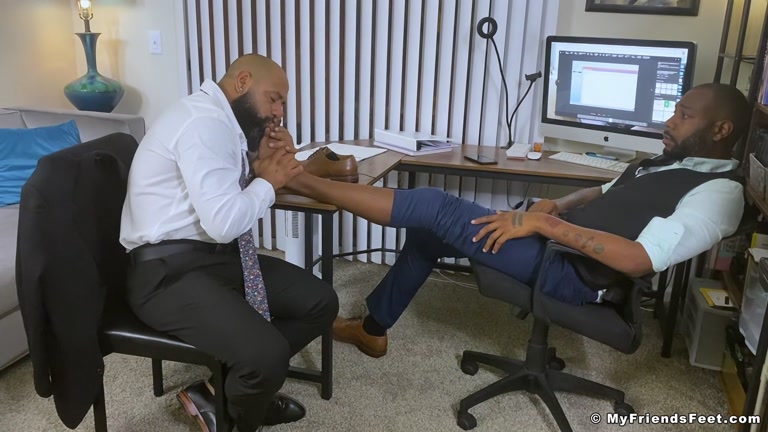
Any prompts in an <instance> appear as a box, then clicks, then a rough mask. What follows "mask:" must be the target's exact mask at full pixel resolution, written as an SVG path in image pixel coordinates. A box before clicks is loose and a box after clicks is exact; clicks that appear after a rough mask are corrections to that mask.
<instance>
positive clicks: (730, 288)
mask: <svg viewBox="0 0 768 432" xmlns="http://www.w3.org/2000/svg"><path fill="white" fill-rule="evenodd" d="M720 279H721V280H722V281H723V289H725V291H726V292H728V297H730V298H731V300H733V305H734V306H736V308H737V309H738V310H741V301H742V298H744V289H743V288H741V287H739V284H738V282H736V278H735V277H733V274H732V273H731V272H729V271H724V272H721V273H720Z"/></svg>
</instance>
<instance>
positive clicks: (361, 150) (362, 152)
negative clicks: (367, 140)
mask: <svg viewBox="0 0 768 432" xmlns="http://www.w3.org/2000/svg"><path fill="white" fill-rule="evenodd" d="M325 147H328V149H330V150H331V151H332V152H334V153H336V154H337V155H341V156H347V155H351V156H354V157H355V160H356V161H358V162H360V161H364V160H366V159H368V158H371V157H374V156H376V155H377V154H381V153H384V152H385V151H386V150H382V149H377V148H371V147H362V146H356V145H349V144H341V143H331V144H328V145H326V146H325ZM316 151H317V148H313V149H310V150H304V151H300V152H298V153H296V159H297V160H299V161H303V160H306V159H307V158H308V157H309V156H310V155H312V153H314V152H316Z"/></svg>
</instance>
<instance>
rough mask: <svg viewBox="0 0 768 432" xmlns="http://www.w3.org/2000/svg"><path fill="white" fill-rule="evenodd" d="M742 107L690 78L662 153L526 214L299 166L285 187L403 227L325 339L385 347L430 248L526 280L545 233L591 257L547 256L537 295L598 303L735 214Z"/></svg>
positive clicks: (716, 232)
mask: <svg viewBox="0 0 768 432" xmlns="http://www.w3.org/2000/svg"><path fill="white" fill-rule="evenodd" d="M749 115H750V107H749V104H748V103H747V100H746V98H745V97H744V95H742V94H741V92H740V91H739V90H737V89H736V88H734V87H731V86H727V85H721V84H705V85H701V86H698V87H696V88H694V89H692V90H691V91H689V92H688V93H686V94H685V95H684V96H683V98H682V99H681V100H680V102H679V103H678V104H677V106H676V108H675V113H674V115H673V116H672V117H671V118H670V119H669V120H668V121H667V122H666V129H665V131H664V135H663V136H664V140H663V142H664V152H663V154H662V155H660V156H658V157H656V158H653V159H647V160H643V161H641V162H640V163H639V164H633V165H630V167H629V168H628V169H627V170H626V171H625V172H624V173H623V174H622V175H621V176H619V178H617V179H616V180H614V181H613V182H611V183H609V184H607V185H604V186H602V187H595V188H591V189H585V190H581V191H578V192H575V193H573V194H570V195H568V196H565V197H563V198H560V199H557V200H542V201H539V202H538V203H536V204H535V205H534V206H533V207H531V209H530V210H529V211H528V212H527V213H525V212H518V211H510V212H500V211H498V212H497V211H493V210H490V209H487V208H484V207H482V206H480V205H477V204H475V203H472V202H469V201H466V200H463V199H461V198H458V197H455V196H453V195H450V194H448V193H446V192H443V191H441V190H438V189H430V188H424V189H414V190H391V189H385V188H377V187H370V186H363V185H350V184H341V183H333V184H331V183H329V182H328V181H325V180H322V179H318V178H315V177H312V176H310V175H307V174H306V173H302V174H299V175H298V176H296V177H294V178H293V180H291V181H290V182H289V183H288V184H287V187H289V188H290V189H292V190H294V191H296V192H298V193H300V194H302V195H306V196H309V197H312V198H314V199H317V200H320V201H324V202H328V203H332V204H334V205H336V206H338V207H340V208H343V209H345V210H348V211H350V212H352V213H354V214H356V215H358V216H361V217H364V218H366V219H368V220H370V221H371V222H374V223H377V224H380V225H386V226H392V227H396V228H406V230H407V232H406V242H405V245H404V246H403V250H402V253H401V254H400V255H399V257H398V259H397V261H396V262H395V264H394V265H393V266H392V268H391V269H390V271H389V272H388V273H387V275H386V276H385V278H384V279H383V280H382V281H381V283H379V285H378V286H377V287H376V289H374V291H373V292H372V293H371V294H370V295H369V297H368V299H367V305H368V311H369V314H368V315H367V316H365V317H355V318H350V319H342V318H337V319H336V321H335V322H334V335H335V337H336V338H337V339H338V340H341V341H343V342H348V343H352V344H354V345H356V346H357V347H358V348H359V349H360V350H361V351H363V352H364V353H366V354H368V355H370V356H372V357H380V356H383V355H384V354H386V350H387V336H386V330H387V329H388V328H390V327H391V326H392V325H394V323H395V321H396V320H397V319H398V318H399V317H400V315H401V314H402V312H403V311H404V310H405V308H406V307H407V305H408V304H409V302H410V301H411V300H412V299H413V297H414V295H415V294H416V292H417V291H418V289H419V288H420V287H421V286H422V284H423V283H424V282H425V281H426V279H427V278H428V277H429V275H430V272H431V271H432V269H433V267H434V265H435V263H436V262H437V260H438V259H439V258H441V257H471V258H472V259H474V260H476V261H477V262H479V263H481V264H483V265H485V266H487V267H491V268H494V269H496V270H498V271H501V272H503V273H505V274H508V275H510V276H512V277H514V278H515V279H517V280H519V281H521V282H523V283H526V284H532V283H533V282H534V279H535V277H536V275H537V272H538V266H539V264H540V261H541V258H542V254H543V251H544V248H545V243H546V241H547V240H548V239H552V240H555V241H557V242H559V243H561V244H564V245H566V246H569V247H572V248H574V249H578V250H580V251H581V252H583V253H584V254H586V255H587V256H589V257H590V258H593V259H591V260H584V261H577V260H567V259H565V258H562V257H560V258H558V261H555V262H554V263H552V264H551V266H550V267H549V268H550V269H551V270H550V272H549V273H548V274H547V280H546V282H545V283H544V292H545V293H547V294H548V295H550V296H552V297H555V298H557V299H560V300H561V301H564V302H568V303H572V304H584V303H587V302H596V301H601V300H602V299H601V295H602V292H603V290H601V288H604V287H607V286H611V284H613V283H615V281H616V278H617V276H621V274H624V275H629V276H643V275H647V274H652V273H654V272H659V271H662V270H664V269H666V268H668V267H669V266H671V265H674V264H676V263H679V262H682V261H685V260H687V259H689V258H691V257H694V256H696V255H698V254H699V253H701V252H704V251H706V250H708V249H710V248H711V247H712V246H713V245H714V244H716V243H717V242H718V241H720V240H721V239H722V238H723V237H726V236H729V235H731V234H732V233H733V232H734V231H735V230H736V228H737V226H738V224H739V222H740V220H741V216H742V212H743V208H744V201H743V190H742V186H741V184H740V183H738V182H736V181H734V180H733V179H734V178H736V177H737V176H736V168H737V166H738V162H737V161H736V160H733V159H731V153H732V150H733V146H734V144H735V143H736V142H737V141H738V139H739V138H740V137H741V136H742V135H743V134H744V133H745V131H746V129H747V126H748V119H749ZM277 151H280V150H277Z"/></svg>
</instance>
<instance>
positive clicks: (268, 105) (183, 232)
mask: <svg viewBox="0 0 768 432" xmlns="http://www.w3.org/2000/svg"><path fill="white" fill-rule="evenodd" d="M287 93H288V80H287V77H286V74H285V72H284V71H283V70H282V69H281V68H280V67H279V66H278V65H277V64H275V63H274V62H273V61H271V60H269V59H267V58H265V57H262V56H258V55H253V54H251V55H246V56H243V57H241V58H239V59H237V60H236V61H235V62H234V63H233V64H232V65H231V67H230V68H229V70H228V71H227V73H226V75H225V76H224V77H223V78H222V79H221V81H220V82H219V83H218V84H217V83H215V82H213V81H210V80H207V81H205V82H204V83H203V84H202V86H201V87H200V91H199V92H197V93H195V94H192V95H190V96H188V97H185V98H184V99H182V100H180V101H179V102H178V103H176V104H175V105H173V106H172V107H170V108H169V109H168V110H167V111H166V112H165V113H164V114H163V115H162V116H161V117H160V118H159V119H158V120H157V121H156V122H155V124H154V125H153V126H152V127H151V128H150V130H149V132H148V133H147V135H146V137H145V138H144V139H143V140H142V142H141V143H140V145H139V147H138V150H137V151H136V155H135V156H134V159H133V163H132V166H131V170H130V175H129V179H128V191H127V196H126V199H125V204H124V207H123V214H122V223H121V230H120V242H121V243H122V245H123V246H124V247H125V248H126V250H127V251H128V252H129V254H130V257H131V268H130V270H129V276H128V281H127V291H128V300H129V303H130V305H131V308H132V309H133V311H134V313H135V314H136V315H137V316H138V317H139V319H141V320H142V321H143V322H144V323H146V324H147V325H149V326H150V327H152V328H154V329H156V330H159V331H162V332H166V333H170V334H172V335H175V336H177V337H179V338H180V339H181V340H183V341H185V342H187V343H189V344H191V345H193V346H195V347H197V348H198V349H200V350H202V351H204V352H206V353H208V354H210V355H212V356H213V357H215V358H217V359H219V360H221V361H222V362H224V364H225V365H226V367H227V369H228V374H227V378H226V382H225V389H226V396H227V400H228V404H229V406H228V409H229V412H230V414H231V416H232V417H233V419H234V422H235V424H236V425H237V428H238V432H252V431H255V430H257V429H259V428H260V427H261V426H262V425H275V424H280V423H287V422H291V421H296V420H298V419H300V418H302V417H303V416H304V407H303V406H302V405H301V404H300V403H299V402H298V401H295V400H293V399H291V398H289V397H287V396H285V395H280V394H277V391H278V390H279V389H280V388H281V387H282V385H283V382H284V381H285V378H286V373H287V371H288V366H289V360H290V358H291V357H292V356H293V355H294V354H296V353H297V352H299V351H300V350H301V349H303V348H304V347H305V346H306V345H307V344H308V343H309V342H311V341H312V340H314V339H315V338H317V337H318V336H320V335H321V333H323V331H325V330H327V329H329V328H330V326H331V323H332V322H333V319H334V317H335V316H336V314H337V312H338V299H337V297H336V294H335V292H334V291H333V289H332V288H331V287H330V286H329V285H328V284H326V283H324V282H323V281H321V280H319V279H317V278H316V277H314V276H313V275H312V274H311V273H310V272H308V271H305V270H304V269H301V268H299V267H296V266H294V265H293V264H290V263H288V262H286V261H283V260H280V259H277V258H274V257H269V256H264V255H258V254H257V253H256V248H255V245H254V240H253V236H252V232H251V229H252V227H254V226H255V225H256V223H257V221H258V220H259V219H260V218H262V217H263V216H264V215H265V214H266V213H267V212H268V211H269V208H270V207H271V206H272V204H273V203H274V201H275V190H277V189H279V188H281V187H283V186H284V185H285V183H286V182H287V181H288V180H290V179H291V178H293V177H294V176H295V175H297V174H298V173H300V172H301V171H302V167H301V165H300V164H299V163H298V162H297V161H296V158H295V157H294V153H295V147H294V145H293V140H292V138H291V136H290V134H288V132H287V131H286V130H285V129H284V128H281V127H279V124H280V122H281V119H282V116H283V105H284V103H285V100H286V95H287ZM267 143H273V144H275V143H277V144H278V145H279V146H281V147H284V148H286V149H287V150H288V151H281V152H271V153H270V154H269V155H267V152H265V153H264V157H262V158H260V157H259V156H258V150H259V147H260V146H261V145H264V146H265V148H266V145H267ZM198 384H200V383H198ZM200 387H201V386H200V385H198V386H197V388H198V390H199V389H200ZM202 389H204V390H205V386H204V385H202ZM180 396H181V398H180V399H181V400H182V402H183V403H185V404H186V405H187V409H188V411H189V412H190V413H191V414H194V415H199V417H200V418H199V419H198V420H199V421H200V422H201V426H203V429H204V430H208V431H214V430H215V424H213V422H214V421H215V413H213V412H212V410H213V408H212V406H211V405H210V403H209V402H210V400H209V399H210V396H211V395H210V394H208V395H207V396H205V395H203V396H200V395H198V396H194V395H193V393H192V392H191V390H190V391H185V392H182V393H180ZM206 397H207V400H199V399H198V398H204V399H205V398H206ZM193 404H194V405H196V406H194V407H193V406H192V405H193ZM201 404H204V405H206V406H205V407H201V406H200V405H201ZM225 432H226V431H225Z"/></svg>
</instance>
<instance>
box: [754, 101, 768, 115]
mask: <svg viewBox="0 0 768 432" xmlns="http://www.w3.org/2000/svg"><path fill="white" fill-rule="evenodd" d="M755 108H757V109H758V110H759V111H760V112H762V113H763V114H765V115H768V105H763V104H760V103H756V104H755Z"/></svg>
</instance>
